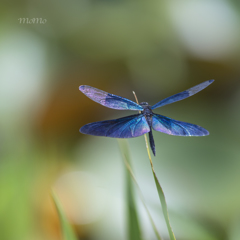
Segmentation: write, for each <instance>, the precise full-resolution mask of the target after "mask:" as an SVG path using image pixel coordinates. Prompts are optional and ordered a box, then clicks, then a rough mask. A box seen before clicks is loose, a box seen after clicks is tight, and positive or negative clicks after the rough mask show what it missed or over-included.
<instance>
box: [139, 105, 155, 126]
mask: <svg viewBox="0 0 240 240" xmlns="http://www.w3.org/2000/svg"><path fill="white" fill-rule="evenodd" d="M140 105H141V106H142V107H143V111H142V114H143V115H144V116H145V118H146V120H147V123H148V125H149V126H152V114H153V112H152V109H151V106H150V105H148V103H147V102H143V103H140Z"/></svg>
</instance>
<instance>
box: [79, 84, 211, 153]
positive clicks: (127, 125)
mask: <svg viewBox="0 0 240 240" xmlns="http://www.w3.org/2000/svg"><path fill="white" fill-rule="evenodd" d="M213 81H214V80H209V81H205V82H203V83H200V84H199V85H196V86H195V87H192V88H190V89H188V90H185V91H183V92H180V93H177V94H175V95H173V96H171V97H168V98H165V99H163V100H162V101H160V102H158V103H156V104H155V105H153V106H150V105H149V104H148V103H147V102H141V103H140V104H137V103H135V102H133V101H131V100H128V99H126V98H123V97H119V96H116V95H113V94H110V93H107V92H104V91H102V90H99V89H97V88H93V87H90V86H87V85H82V86H80V87H79V90H80V91H81V92H82V93H84V94H85V95H86V96H87V97H89V98H90V99H92V100H93V101H95V102H97V103H100V104H101V105H103V106H105V107H108V108H113V109H117V110H135V111H141V113H139V114H134V115H130V116H127V117H123V118H118V119H113V120H107V121H100V122H94V123H89V124H86V125H84V126H83V127H81V128H80V130H79V131H80V132H81V133H84V134H89V135H94V136H104V137H112V138H133V137H139V136H141V135H143V134H145V133H148V134H149V142H150V146H151V149H152V152H153V154H154V155H155V154H156V151H155V144H154V139H153V134H152V128H153V129H154V130H156V131H159V132H163V133H166V134H170V135H178V136H205V135H208V134H209V132H208V131H207V130H206V129H204V128H202V127H200V126H198V125H195V124H191V123H186V122H181V121H177V120H174V119H171V118H168V117H165V116H162V115H159V114H156V113H153V111H152V110H153V109H155V108H158V107H162V106H164V105H167V104H170V103H174V102H177V101H180V100H183V99H185V98H187V97H190V96H192V95H194V94H196V93H198V92H199V91H201V90H203V89H204V88H206V87H207V86H208V85H210V84H211V83H212V82H213Z"/></svg>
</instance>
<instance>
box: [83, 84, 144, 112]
mask: <svg viewBox="0 0 240 240" xmlns="http://www.w3.org/2000/svg"><path fill="white" fill-rule="evenodd" d="M79 90H80V91H81V92H82V93H84V94H85V95H86V96H87V97H89V98H90V99H92V100H93V101H95V102H97V103H100V104H101V105H103V106H105V107H108V108H113V109H117V110H137V111H142V110H143V108H142V107H141V106H140V105H138V104H137V103H135V102H133V101H131V100H128V99H126V98H123V97H119V96H116V95H113V94H110V93H107V92H104V91H102V90H99V89H97V88H93V87H90V86H87V85H81V86H80V87H79Z"/></svg>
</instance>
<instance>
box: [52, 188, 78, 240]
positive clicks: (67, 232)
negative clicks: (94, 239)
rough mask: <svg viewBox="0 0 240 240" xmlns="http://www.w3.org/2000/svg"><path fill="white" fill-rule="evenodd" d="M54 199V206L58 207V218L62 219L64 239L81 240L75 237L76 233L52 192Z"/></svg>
mask: <svg viewBox="0 0 240 240" xmlns="http://www.w3.org/2000/svg"><path fill="white" fill-rule="evenodd" d="M52 198H53V201H54V204H55V206H56V209H57V212H58V216H59V219H60V223H61V230H62V239H63V240H79V239H78V238H77V236H76V235H75V233H74V231H73V229H72V226H71V225H70V223H69V222H68V220H67V218H66V216H65V214H64V212H63V210H62V207H61V205H60V203H59V200H58V198H57V196H56V194H55V193H54V192H52Z"/></svg>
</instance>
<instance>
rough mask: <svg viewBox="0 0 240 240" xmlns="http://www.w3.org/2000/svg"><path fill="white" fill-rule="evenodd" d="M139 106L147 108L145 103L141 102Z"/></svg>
mask: <svg viewBox="0 0 240 240" xmlns="http://www.w3.org/2000/svg"><path fill="white" fill-rule="evenodd" d="M139 105H141V106H142V107H147V106H149V105H148V103H147V102H141V103H140V104H139Z"/></svg>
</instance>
